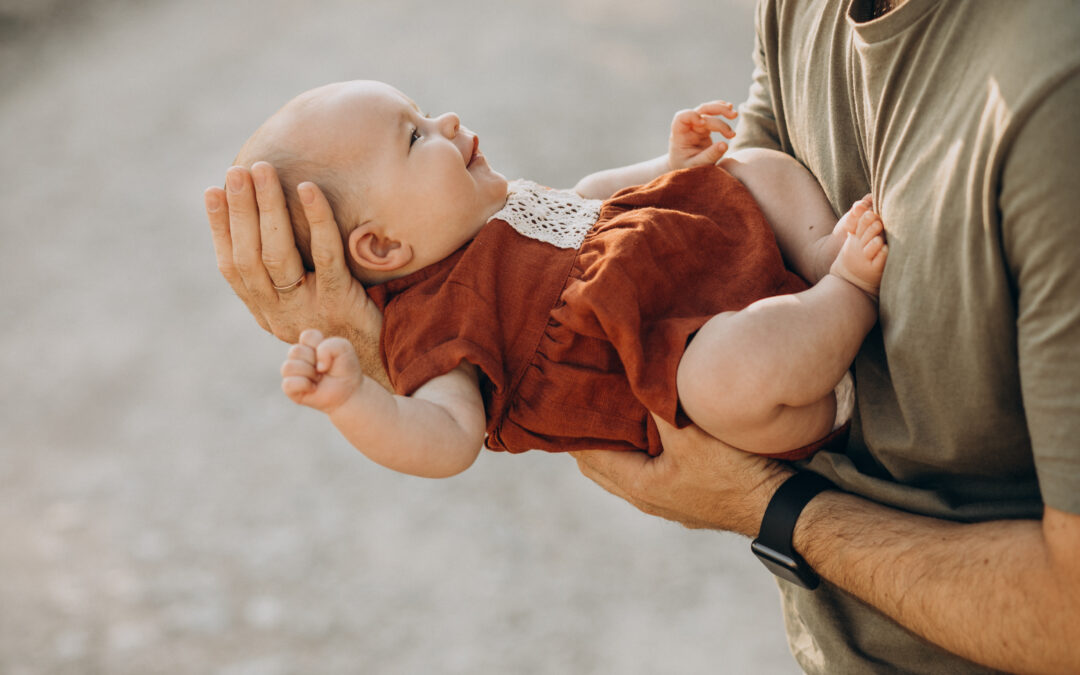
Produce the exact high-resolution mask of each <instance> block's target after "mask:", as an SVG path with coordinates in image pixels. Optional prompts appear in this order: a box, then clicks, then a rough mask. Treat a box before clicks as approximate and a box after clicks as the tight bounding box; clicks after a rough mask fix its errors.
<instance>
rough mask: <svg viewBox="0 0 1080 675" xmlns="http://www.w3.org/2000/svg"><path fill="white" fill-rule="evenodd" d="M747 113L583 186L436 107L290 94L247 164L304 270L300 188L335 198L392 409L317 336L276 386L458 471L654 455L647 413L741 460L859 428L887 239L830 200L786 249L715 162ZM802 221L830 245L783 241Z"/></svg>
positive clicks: (362, 441)
mask: <svg viewBox="0 0 1080 675" xmlns="http://www.w3.org/2000/svg"><path fill="white" fill-rule="evenodd" d="M734 117H735V111H734V110H733V108H732V107H731V106H730V104H727V103H724V102H719V101H717V102H712V103H708V104H702V105H700V106H698V107H697V108H695V109H693V110H684V111H681V112H679V113H678V114H676V116H675V118H674V120H673V122H672V129H671V135H670V142H669V153H668V155H666V156H663V157H660V158H657V159H655V160H650V161H647V162H642V163H640V164H635V165H632V166H628V167H622V168H618V169H611V170H608V171H604V172H600V173H598V174H593V175H591V176H588V177H586V178H585V179H583V180H582V181H581V182H579V183H578V185H577V186H576V187H575V189H574V190H572V191H570V190H550V189H546V188H543V187H540V186H538V185H536V184H535V183H531V182H528V181H513V182H510V183H508V182H507V180H506V179H505V178H503V176H502V175H500V174H499V173H497V172H495V171H494V170H493V169H492V168H491V167H490V166H489V164H488V162H487V159H486V158H485V157H484V155H483V153H482V152H481V151H480V148H479V140H478V137H477V135H476V134H475V133H473V132H471V131H469V130H468V129H466V128H465V127H463V126H462V125H461V123H460V120H459V119H458V117H457V115H455V114H453V113H446V114H443V115H440V116H438V117H431V116H428V115H425V114H424V113H422V112H421V111H420V109H419V108H418V107H417V106H416V104H415V103H413V101H412V100H411V99H409V98H408V97H407V96H405V95H404V94H402V93H401V92H399V91H398V90H396V89H394V88H393V87H390V86H389V85H386V84H382V83H379V82H370V81H356V82H345V83H339V84H334V85H328V86H326V87H321V88H319V89H315V90H312V91H310V92H307V93H305V94H302V95H301V96H299V97H297V98H296V99H294V100H293V101H291V102H289V103H288V104H287V105H286V106H285V107H284V108H282V109H281V110H280V111H279V112H278V113H276V114H275V115H274V116H273V117H271V118H270V120H268V121H267V122H266V123H265V124H264V125H263V126H262V127H261V128H260V129H259V130H258V131H257V132H256V133H255V135H253V136H252V138H251V139H250V140H249V141H248V142H247V143H246V144H245V146H244V149H243V150H241V153H240V155H239V157H238V158H237V163H238V164H247V165H250V164H251V163H252V162H254V161H256V160H260V159H262V160H267V161H269V162H270V163H272V164H273V165H274V166H275V167H276V168H277V170H278V175H279V178H280V179H281V181H282V185H283V188H284V190H285V194H286V201H287V203H289V206H290V213H291V215H292V219H293V227H294V231H295V235H296V240H297V244H298V248H300V250H301V255H302V256H303V257H304V259H305V263H306V264H307V265H308V266H309V267H310V266H311V262H310V243H309V242H310V237H309V234H308V231H307V223H306V221H305V220H304V218H303V212H302V210H301V209H300V208H299V207H298V205H297V202H298V199H297V196H296V185H297V182H298V180H301V179H302V180H312V181H314V182H316V183H317V184H319V186H320V187H321V188H322V190H323V191H324V193H325V194H326V195H327V198H328V200H329V201H330V203H331V205H332V206H333V209H334V213H335V214H336V216H337V219H338V223H339V226H340V228H341V234H342V239H343V242H344V245H345V252H346V253H345V255H346V258H347V261H348V265H349V267H350V269H351V271H352V273H353V275H354V276H355V277H356V278H357V279H359V280H360V281H361V282H363V283H364V285H365V286H366V287H367V289H368V293H369V295H370V296H371V298H372V300H373V301H374V302H375V303H376V304H377V305H378V306H379V307H380V309H381V310H382V311H383V313H384V316H385V321H384V326H383V335H382V344H381V348H382V352H383V358H384V363H385V364H386V367H387V371H388V374H389V375H390V379H391V382H392V383H393V385H394V387H395V389H396V390H397V392H398V394H397V395H394V394H391V393H390V392H388V391H386V390H385V389H383V388H382V387H381V386H380V385H379V384H378V383H377V382H376V381H374V380H372V379H371V378H369V377H367V376H365V375H364V373H363V372H362V371H361V369H360V365H359V361H358V359H357V357H356V354H355V352H353V349H352V347H351V345H350V344H349V343H348V342H347V341H345V340H344V339H341V338H326V339H324V338H323V336H322V335H321V334H319V333H318V332H317V331H313V330H309V331H305V332H304V333H303V334H302V335H301V336H300V340H299V343H298V344H296V345H293V346H292V347H291V348H290V350H289V353H288V358H287V360H286V361H285V363H284V365H283V366H282V369H281V372H282V376H283V380H282V388H283V389H284V391H285V393H286V394H288V395H289V397H290V398H292V399H293V400H294V401H296V402H297V403H301V404H303V405H307V406H311V407H313V408H316V409H318V410H321V411H323V412H325V413H326V414H327V415H329V416H330V419H331V421H332V422H333V423H334V425H335V426H336V427H337V428H338V429H339V430H340V431H341V433H342V434H343V435H344V436H345V437H346V438H347V439H348V440H349V441H350V442H351V443H353V445H355V446H356V447H357V448H358V449H359V450H361V451H362V452H363V453H364V454H365V455H367V456H368V457H369V458H371V459H372V460H374V461H376V462H378V463H380V464H383V465H384V466H387V467H390V468H392V469H395V470H397V471H401V472H405V473H409V474H414V475H419V476H429V477H441V476H450V475H453V474H456V473H458V472H460V471H463V470H464V469H466V468H468V467H469V466H470V465H471V464H472V462H473V461H474V460H475V459H476V457H477V455H478V453H479V451H480V449H481V447H482V446H483V445H484V444H485V439H486V445H487V446H488V447H490V448H492V449H501V450H509V451H511V452H521V451H525V450H529V449H545V450H552V451H559V450H575V449H626V450H633V449H637V450H645V451H647V452H650V453H651V454H658V453H659V452H660V451H661V446H660V440H659V434H658V433H657V430H656V426H655V423H654V421H653V419H652V416H651V413H652V414H656V415H657V416H659V417H660V418H662V419H664V420H666V421H667V422H669V423H671V424H674V425H676V426H686V425H687V424H690V423H694V424H697V425H698V426H699V427H701V428H702V429H703V430H705V431H706V432H707V433H709V434H711V435H713V436H715V437H716V438H718V439H720V440H722V441H724V442H726V443H728V444H730V445H732V446H735V447H738V448H741V449H743V450H746V451H749V452H757V453H763V454H771V455H773V456H777V457H783V458H793V457H800V456H805V455H807V454H808V453H809V452H811V451H812V450H813V449H814V448H815V447H817V446H819V445H820V441H821V439H823V438H825V437H829V436H830V434H831V433H832V432H834V431H836V429H837V428H838V427H839V426H840V425H842V424H843V423H844V422H846V420H847V416H848V415H849V414H850V402H848V403H847V405H845V406H838V403H837V399H838V395H837V394H834V390H836V391H837V392H840V391H841V390H843V389H844V387H838V385H840V383H841V382H842V381H845V380H846V381H848V382H849V381H850V376H849V375H848V368H849V366H850V363H851V361H852V360H853V359H854V356H855V352H856V351H857V349H858V347H859V345H860V344H861V342H862V340H863V338H864V337H865V336H866V333H867V332H868V331H869V330H870V328H871V327H872V326H873V324H874V323H875V322H876V320H877V308H876V295H877V289H878V287H879V284H880V280H881V276H882V272H883V268H884V265H885V258H886V255H887V250H886V246H885V244H884V240H883V238H882V237H883V227H882V224H881V221H880V219H879V218H878V217H877V216H876V214H874V212H873V211H872V208H871V206H872V205H871V204H870V201H869V199H868V198H866V199H864V200H862V201H860V202H857V203H856V204H855V205H854V206H853V207H852V208H851V210H850V211H849V212H848V213H847V214H846V215H845V216H844V217H843V218H842V219H841V220H840V221H839V222H838V223H836V222H835V216H834V215H833V213H832V211H831V209H830V208H828V206H827V203H826V202H825V200H824V198H823V197H820V198H818V199H816V200H812V201H814V203H812V204H807V205H806V207H805V209H803V210H802V212H801V220H800V221H799V222H774V223H772V226H773V227H775V228H777V230H776V233H775V235H774V232H773V230H772V229H770V223H769V222H767V221H766V220H765V217H764V215H763V214H762V211H761V209H759V207H758V205H757V203H756V202H755V201H754V200H753V198H752V197H751V196H750V193H749V192H748V190H747V189H746V187H745V186H744V185H743V184H742V183H740V182H739V181H738V180H736V179H735V178H733V177H732V175H731V174H729V173H728V172H727V171H725V170H724V169H723V168H720V167H718V166H716V162H717V161H718V160H719V159H720V157H721V156H722V154H723V152H724V150H725V149H726V146H725V145H724V143H723V141H720V142H717V143H713V142H712V136H711V133H713V132H718V133H721V134H722V135H724V136H726V137H731V136H732V135H733V132H732V131H731V128H730V127H729V126H728V125H727V123H726V122H725V121H724V120H723V119H722V118H727V119H732V118H734ZM650 181H651V182H650ZM598 198H606V199H607V201H601V200H600V199H598ZM834 225H835V227H834ZM808 227H813V228H817V229H816V230H815V231H817V232H822V233H823V234H822V236H821V237H816V238H814V239H813V240H812V241H809V240H808V239H807V238H806V237H802V238H799V237H791V236H788V234H789V230H790V231H794V230H796V229H799V228H802V230H803V231H805V228H808ZM782 228H787V229H782ZM777 241H779V242H780V243H781V244H784V243H785V242H790V241H799V242H802V243H800V246H809V247H813V248H814V249H815V251H821V252H825V255H827V256H828V260H832V262H831V267H830V268H829V273H828V274H825V275H824V277H823V278H822V279H821V280H820V281H818V282H817V283H816V284H815V285H814V286H812V287H810V288H807V286H806V283H805V282H804V281H802V279H801V278H799V277H798V276H797V275H795V274H794V273H792V272H790V271H788V269H787V268H786V267H785V266H784V262H783V258H784V257H789V258H791V257H794V256H797V255H803V256H804V257H805V254H806V252H805V251H793V250H785V251H781V249H780V248H779V247H778V246H777ZM790 247H791V246H790V245H789V248H790ZM782 254H783V256H782ZM816 254H817V253H815V255H816ZM834 258H835V259H834ZM833 259H834V260H833ZM848 389H850V388H849V387H848Z"/></svg>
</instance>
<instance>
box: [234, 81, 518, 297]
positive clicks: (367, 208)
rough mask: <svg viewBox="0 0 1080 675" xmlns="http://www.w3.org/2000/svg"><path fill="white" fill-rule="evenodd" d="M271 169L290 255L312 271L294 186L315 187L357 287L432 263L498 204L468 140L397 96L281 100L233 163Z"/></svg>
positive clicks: (345, 92) (342, 92)
mask: <svg viewBox="0 0 1080 675" xmlns="http://www.w3.org/2000/svg"><path fill="white" fill-rule="evenodd" d="M260 160H262V161H267V162H270V163H271V164H272V165H273V166H274V168H275V169H277V172H278V177H279V178H280V180H281V185H282V189H283V190H284V192H285V201H286V203H287V204H288V207H289V214H290V217H291V219H292V224H293V232H294V233H295V236H296V243H297V247H298V248H299V249H300V254H301V256H302V257H303V259H304V265H305V266H306V267H308V269H312V268H313V265H312V262H311V236H310V232H309V228H308V222H307V219H306V218H305V217H304V212H303V209H302V208H301V206H300V199H299V195H298V194H297V191H296V187H297V185H299V184H300V183H302V182H304V181H312V182H313V183H315V184H316V185H318V186H319V187H320V188H321V189H322V191H323V193H324V194H325V195H326V197H327V200H328V201H329V202H330V205H331V207H333V209H334V215H335V217H336V218H337V222H338V226H339V228H340V230H341V237H342V241H343V242H344V244H345V258H346V261H347V262H348V264H349V269H350V270H351V271H352V274H353V276H355V277H356V278H357V279H359V280H360V281H362V282H364V283H365V284H372V283H380V282H383V281H387V280H389V279H393V278H396V277H400V276H404V275H406V274H409V273H410V272H414V271H416V270H418V269H420V268H422V267H426V266H427V265H430V264H432V263H434V262H437V261H439V260H442V259H443V258H445V257H446V256H448V255H450V254H451V253H453V252H454V251H455V250H457V249H458V248H459V247H461V245H463V244H464V243H465V242H467V241H469V240H470V239H472V237H473V236H475V235H476V233H477V232H478V231H479V230H480V228H481V227H483V225H484V223H486V222H487V221H488V219H490V218H491V216H492V215H494V214H495V212H496V211H498V210H499V209H500V208H502V205H503V203H504V202H505V201H506V179H505V178H503V177H502V176H501V175H500V174H498V173H496V172H495V171H494V170H492V169H491V167H490V166H488V163H487V160H486V159H485V158H484V155H483V153H481V152H480V151H479V143H478V141H477V136H476V134H474V133H472V132H471V131H469V130H468V129H466V128H465V127H463V126H461V121H460V120H459V119H458V116H457V115H455V114H454V113H445V114H443V115H440V116H438V117H428V116H427V115H425V114H424V113H422V112H421V111H420V109H419V108H418V107H417V106H416V104H415V103H413V102H412V100H411V99H409V98H408V97H407V96H405V95H404V94H402V93H401V92H400V91H398V90H397V89H394V88H393V87H391V86H389V85H387V84H383V83H381V82H373V81H366V80H357V81H352V82H340V83H337V84H330V85H326V86H324V87H319V88H318V89H313V90H311V91H308V92H305V93H303V94H301V95H300V96H297V97H296V98H294V99H293V100H292V101H289V102H288V103H287V104H285V106H284V107H283V108H282V109H281V110H279V111H278V112H277V113H275V114H274V115H273V116H272V117H271V118H270V119H269V120H267V121H266V122H265V123H264V124H263V125H262V126H261V127H259V129H258V130H257V131H256V132H255V134H254V135H252V137H251V138H250V139H248V141H247V143H245V144H244V147H243V148H242V149H241V150H240V154H239V155H237V157H236V164H238V165H240V166H245V167H248V168H250V167H251V165H252V164H254V163H255V162H257V161H260Z"/></svg>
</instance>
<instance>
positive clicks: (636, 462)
mask: <svg viewBox="0 0 1080 675" xmlns="http://www.w3.org/2000/svg"><path fill="white" fill-rule="evenodd" d="M570 454H571V455H573V456H574V459H575V460H577V463H578V469H579V470H580V471H581V473H582V474H584V475H585V477H586V478H588V479H590V480H592V481H593V482H595V483H596V484H597V485H599V486H600V487H602V488H604V489H605V490H607V491H608V492H610V493H611V494H613V495H615V496H617V497H621V498H622V499H625V500H627V501H633V495H632V494H631V492H632V491H633V487H632V486H634V485H637V484H638V482H639V481H640V476H641V474H642V473H643V472H644V471H645V470H646V466H647V464H648V462H650V461H652V458H651V457H649V456H648V455H646V454H645V453H643V452H620V451H616V450H579V451H576V452H572V453H570Z"/></svg>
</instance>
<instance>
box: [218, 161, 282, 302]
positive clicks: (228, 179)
mask: <svg viewBox="0 0 1080 675" xmlns="http://www.w3.org/2000/svg"><path fill="white" fill-rule="evenodd" d="M225 185H226V195H227V197H228V202H229V232H230V234H231V236H232V251H233V260H234V261H235V264H236V267H237V269H238V270H239V271H240V278H241V279H242V280H243V282H244V286H245V287H246V288H247V290H248V292H249V293H251V294H252V295H254V296H255V297H254V298H252V299H251V300H253V301H255V302H256V303H258V302H259V300H260V298H265V297H269V294H270V285H271V284H270V277H269V276H268V275H267V274H266V267H265V266H264V265H263V263H262V242H261V238H260V234H259V211H258V207H257V206H256V204H255V189H254V186H253V185H252V182H251V174H250V173H249V172H248V170H247V169H245V168H243V167H239V166H234V167H231V168H230V169H229V171H228V172H227V173H226V174H225ZM248 301H249V300H248V299H247V298H245V302H248Z"/></svg>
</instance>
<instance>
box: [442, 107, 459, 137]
mask: <svg viewBox="0 0 1080 675" xmlns="http://www.w3.org/2000/svg"><path fill="white" fill-rule="evenodd" d="M438 123H439V131H440V132H441V133H442V134H443V135H444V136H446V137H447V138H453V137H454V136H457V134H458V129H460V128H461V118H460V117H458V116H457V114H456V113H452V112H448V113H443V114H442V115H439V119H438Z"/></svg>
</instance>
